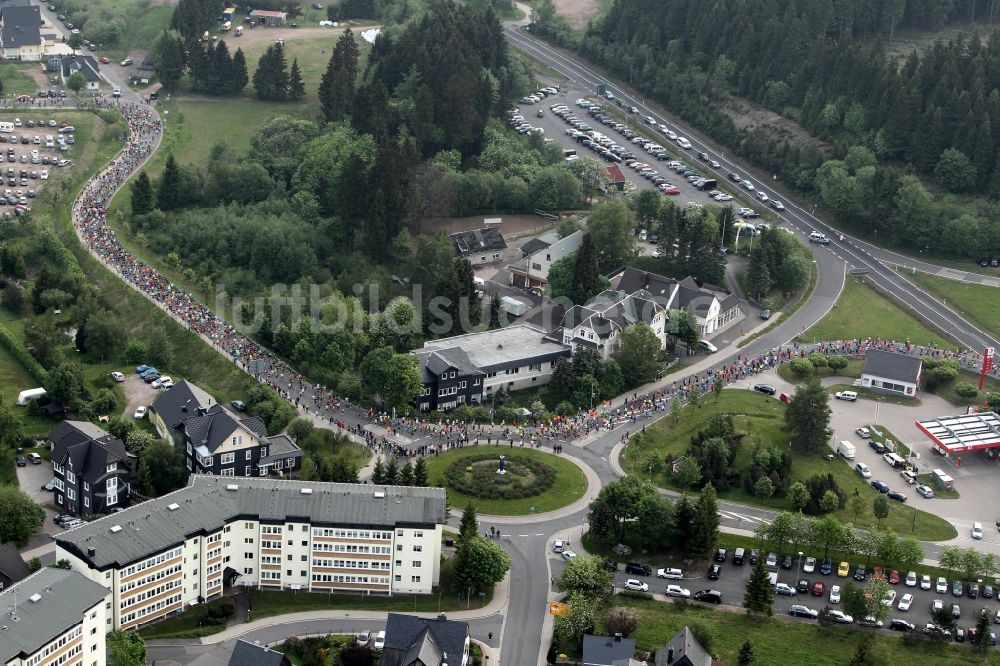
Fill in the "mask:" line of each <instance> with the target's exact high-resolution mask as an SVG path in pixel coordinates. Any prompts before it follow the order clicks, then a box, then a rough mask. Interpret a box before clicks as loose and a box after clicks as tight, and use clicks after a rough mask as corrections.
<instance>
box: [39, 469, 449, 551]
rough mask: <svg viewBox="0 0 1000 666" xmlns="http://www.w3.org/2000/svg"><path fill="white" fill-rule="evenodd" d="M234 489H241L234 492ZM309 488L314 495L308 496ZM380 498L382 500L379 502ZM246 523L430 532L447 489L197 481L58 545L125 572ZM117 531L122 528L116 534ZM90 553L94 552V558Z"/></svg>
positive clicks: (441, 516) (441, 515) (439, 519)
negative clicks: (400, 526)
mask: <svg viewBox="0 0 1000 666" xmlns="http://www.w3.org/2000/svg"><path fill="white" fill-rule="evenodd" d="M231 485H232V486H237V489H236V490H229V489H228V486H231ZM306 488H308V489H311V490H312V492H311V493H308V494H304V493H303V492H302V490H303V489H306ZM376 492H383V493H384V495H385V496H384V497H382V498H378V497H376V496H375V493H376ZM175 505H176V506H175ZM171 506H175V508H170V507H171ZM248 516H256V517H258V519H259V520H261V521H262V522H272V523H283V522H286V521H298V522H305V521H308V522H310V523H312V524H314V525H344V526H352V527H370V528H376V529H377V528H386V527H392V526H394V525H397V524H413V525H433V524H437V523H443V522H444V520H445V494H444V489H442V488H414V487H397V486H388V487H384V486H373V485H366V484H352V483H321V482H319V481H288V480H280V479H271V478H267V477H232V476H211V475H201V474H192V475H191V479H190V481H189V482H188V485H187V486H185V487H184V488H181V489H180V490H177V491H175V492H173V493H170V494H168V495H164V496H163V497H159V498H157V499H153V500H150V501H148V502H144V503H142V504H139V505H137V506H133V507H131V508H128V509H126V510H125V511H122V512H120V513H115V514H112V515H110V516H106V517H104V518H102V519H100V520H95V521H94V522H91V523H88V524H86V525H83V526H81V527H77V528H75V529H71V530H67V531H65V532H62V533H61V534H60V535H59V536H58V537H56V544H57V545H58V546H59V547H61V548H64V549H66V550H69V551H70V552H73V553H75V554H76V555H77V556H78V557H80V558H81V559H83V560H84V561H85V562H89V563H90V564H91V566H93V567H95V568H97V569H104V568H106V567H108V566H111V565H113V564H117V565H118V566H124V565H125V564H128V563H130V562H134V561H136V560H139V559H142V558H144V557H148V556H149V555H152V554H154V553H158V552H160V551H162V550H165V549H167V548H169V547H171V546H174V545H177V544H179V543H181V542H183V541H184V540H186V539H187V538H190V537H191V536H194V535H198V534H207V533H209V532H214V531H216V530H218V529H220V528H221V527H222V526H223V525H225V524H227V523H229V522H232V521H233V520H236V519H238V518H240V517H248ZM115 525H119V526H120V527H121V528H122V529H121V530H120V531H116V532H112V531H111V528H112V527H113V526H115ZM88 548H94V549H95V553H94V555H93V556H90V555H88Z"/></svg>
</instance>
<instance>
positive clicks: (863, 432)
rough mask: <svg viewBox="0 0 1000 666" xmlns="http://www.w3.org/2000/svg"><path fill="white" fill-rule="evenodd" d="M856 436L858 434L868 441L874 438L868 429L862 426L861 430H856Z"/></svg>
mask: <svg viewBox="0 0 1000 666" xmlns="http://www.w3.org/2000/svg"><path fill="white" fill-rule="evenodd" d="M854 434H856V435H857V436H858V437H860V438H861V439H868V438H869V437H871V436H872V434H871V432H869V431H868V428H865V427H864V426H861V427H860V428H855V429H854Z"/></svg>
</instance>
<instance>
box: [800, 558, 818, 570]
mask: <svg viewBox="0 0 1000 666" xmlns="http://www.w3.org/2000/svg"><path fill="white" fill-rule="evenodd" d="M802 571H804V572H805V573H812V572H814V571H816V558H815V557H807V558H806V561H805V564H803V565H802Z"/></svg>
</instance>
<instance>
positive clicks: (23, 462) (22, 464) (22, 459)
mask: <svg viewBox="0 0 1000 666" xmlns="http://www.w3.org/2000/svg"><path fill="white" fill-rule="evenodd" d="M14 462H15V464H16V465H17V466H18V467H27V466H28V459H27V458H25V457H24V456H18V457H17V458H15V459H14Z"/></svg>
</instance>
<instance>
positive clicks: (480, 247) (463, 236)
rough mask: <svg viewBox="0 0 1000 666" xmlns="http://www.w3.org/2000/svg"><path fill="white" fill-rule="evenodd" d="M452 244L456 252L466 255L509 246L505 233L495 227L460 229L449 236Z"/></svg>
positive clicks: (462, 255)
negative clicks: (504, 236)
mask: <svg viewBox="0 0 1000 666" xmlns="http://www.w3.org/2000/svg"><path fill="white" fill-rule="evenodd" d="M448 238H449V239H450V240H451V243H452V245H454V246H455V254H457V255H458V256H460V257H464V256H466V255H469V254H475V253H476V252H485V251H487V250H504V249H506V248H507V241H505V240H504V238H503V234H502V233H500V230H499V229H497V228H495V227H486V228H485V229H473V230H471V231H459V232H458V233H454V234H451V235H450V236H448Z"/></svg>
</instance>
